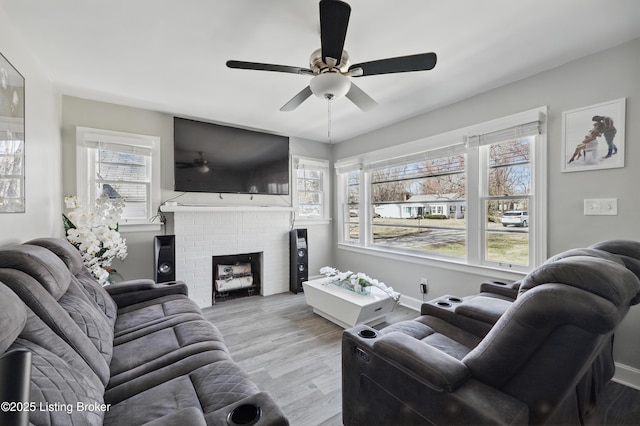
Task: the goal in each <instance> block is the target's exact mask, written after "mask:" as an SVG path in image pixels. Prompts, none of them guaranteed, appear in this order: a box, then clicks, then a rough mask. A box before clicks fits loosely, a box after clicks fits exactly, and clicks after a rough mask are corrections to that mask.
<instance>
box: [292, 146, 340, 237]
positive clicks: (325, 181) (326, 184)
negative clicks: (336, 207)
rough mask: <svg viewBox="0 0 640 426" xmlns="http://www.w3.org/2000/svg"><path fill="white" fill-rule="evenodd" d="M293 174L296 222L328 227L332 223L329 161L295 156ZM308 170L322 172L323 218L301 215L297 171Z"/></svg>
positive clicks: (293, 199)
mask: <svg viewBox="0 0 640 426" xmlns="http://www.w3.org/2000/svg"><path fill="white" fill-rule="evenodd" d="M292 160H293V161H292V162H291V164H292V168H293V173H291V176H292V178H291V180H292V181H293V182H292V183H293V191H292V202H293V206H294V215H295V222H296V223H300V224H301V225H327V224H329V223H331V183H330V176H329V171H330V165H329V160H323V159H318V158H310V157H302V156H293V158H292ZM300 168H307V169H309V170H319V171H321V172H322V195H323V197H322V198H323V199H322V213H321V217H319V218H318V217H307V216H302V215H300V214H299V211H300V209H299V206H298V179H297V173H296V172H297V170H298V169H300Z"/></svg>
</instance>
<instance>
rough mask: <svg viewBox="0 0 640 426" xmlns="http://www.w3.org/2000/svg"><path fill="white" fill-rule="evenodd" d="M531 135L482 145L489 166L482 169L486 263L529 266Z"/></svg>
mask: <svg viewBox="0 0 640 426" xmlns="http://www.w3.org/2000/svg"><path fill="white" fill-rule="evenodd" d="M534 142H535V137H534V136H529V137H525V138H519V139H514V140H508V141H504V142H498V143H494V144H489V145H487V146H485V147H483V151H484V152H483V154H484V155H486V156H487V162H488V166H487V168H486V169H485V172H487V174H488V178H487V180H486V182H487V187H486V188H485V191H486V192H485V197H483V203H484V206H485V209H484V213H485V218H486V222H485V231H484V240H485V245H484V247H485V251H484V260H485V261H486V262H487V263H491V262H497V263H498V264H500V265H502V266H505V265H504V264H507V265H508V264H517V265H523V266H528V265H529V264H530V259H529V253H530V250H529V245H530V239H529V223H530V219H529V209H530V208H531V207H533V206H532V203H533V200H532V197H531V189H532V188H531V182H532V181H531V178H532V175H531V171H532V170H531V149H532V146H533V144H534Z"/></svg>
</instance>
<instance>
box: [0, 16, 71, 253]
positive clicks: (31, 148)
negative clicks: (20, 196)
mask: <svg viewBox="0 0 640 426" xmlns="http://www.w3.org/2000/svg"><path fill="white" fill-rule="evenodd" d="M0 53H2V55H4V57H5V58H6V59H7V60H8V61H9V62H11V64H12V65H13V66H14V67H15V68H16V69H17V70H18V71H19V72H20V73H21V74H22V76H23V77H24V78H25V198H26V207H25V209H26V212H25V213H3V214H0V231H1V232H0V245H5V244H15V243H23V242H25V241H26V240H29V239H33V238H37V237H45V236H59V235H60V233H61V232H62V216H61V214H62V202H63V200H62V188H61V184H60V175H61V170H62V164H61V153H60V132H59V121H60V101H59V96H58V95H57V93H56V92H55V90H54V88H53V85H52V84H51V82H50V81H49V78H48V76H47V73H46V71H45V70H43V69H42V68H41V67H40V64H39V63H38V61H37V59H36V58H34V57H33V56H31V54H30V51H29V48H28V47H27V45H26V44H25V43H24V41H23V40H22V38H21V37H20V35H19V31H18V29H16V28H14V27H13V24H12V22H11V20H10V19H9V18H8V17H7V16H6V15H5V14H4V11H3V10H2V9H1V8H0Z"/></svg>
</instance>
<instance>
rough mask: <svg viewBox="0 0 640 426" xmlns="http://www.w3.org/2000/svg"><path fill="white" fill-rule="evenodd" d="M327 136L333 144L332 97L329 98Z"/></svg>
mask: <svg viewBox="0 0 640 426" xmlns="http://www.w3.org/2000/svg"><path fill="white" fill-rule="evenodd" d="M327 105H328V107H327V138H328V139H329V144H331V99H327Z"/></svg>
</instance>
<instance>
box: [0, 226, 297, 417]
mask: <svg viewBox="0 0 640 426" xmlns="http://www.w3.org/2000/svg"><path fill="white" fill-rule="evenodd" d="M0 324H1V327H0V354H4V356H5V358H6V359H7V360H8V359H10V356H7V354H20V352H19V351H23V352H22V353H25V354H29V355H28V356H29V358H30V362H29V363H28V364H29V365H30V369H31V371H30V376H28V375H27V376H26V379H25V380H28V381H29V383H28V386H27V388H28V392H29V398H28V401H27V402H28V404H29V405H27V406H25V405H21V406H18V405H15V406H14V407H13V408H22V410H13V411H12V412H10V410H3V411H2V413H0V415H2V416H4V417H2V418H0V423H3V421H4V422H5V423H6V422H18V421H20V418H21V419H22V420H23V421H24V420H26V419H27V418H28V422H30V423H31V424H34V425H100V424H105V425H107V424H117V425H118V426H124V425H141V424H152V425H176V424H180V425H221V424H229V425H234V424H256V425H286V424H288V422H287V419H286V418H285V416H284V415H283V413H282V411H281V410H280V409H279V407H278V406H277V405H276V403H275V402H274V401H273V399H272V398H271V397H270V396H269V395H268V394H267V393H265V392H261V391H260V389H258V387H257V386H256V385H255V384H254V383H253V382H252V381H251V379H250V378H249V377H248V375H247V374H246V373H245V372H243V371H242V370H241V369H240V368H239V366H238V365H237V364H236V363H235V362H234V361H233V360H232V358H231V356H230V354H229V351H228V350H227V348H226V346H225V344H224V341H223V338H222V336H221V334H220V333H219V331H218V330H217V329H216V327H215V326H214V325H212V324H211V323H210V322H209V321H207V320H206V319H205V318H204V317H203V315H202V313H201V311H200V309H199V308H198V306H197V305H196V304H195V303H194V302H192V301H191V300H190V299H189V298H188V296H187V288H186V286H185V285H184V284H182V283H169V284H156V283H154V282H153V281H151V280H136V281H130V282H125V283H119V284H114V285H111V286H107V287H102V286H100V285H99V284H98V283H97V282H96V281H95V280H94V279H93V278H92V277H91V275H90V273H89V272H88V271H87V270H86V268H84V266H83V265H82V261H81V258H80V255H79V252H78V251H77V250H76V249H75V248H74V247H73V246H72V245H71V244H69V243H68V242H66V241H65V240H60V239H52V238H45V239H37V240H33V241H29V242H28V243H25V244H22V245H16V246H11V247H5V248H0ZM7 362H9V361H5V364H6V363H7ZM0 364H2V362H0ZM2 371H5V372H6V371H11V366H10V365H9V368H8V369H7V368H6V365H5V366H4V367H2V368H0V372H2ZM12 380H14V381H15V380H16V379H10V380H8V379H6V378H0V387H1V388H3V389H0V392H6V391H7V388H9V391H11V389H18V388H19V385H20V384H19V383H13V382H11V381H12ZM2 394H3V395H5V394H6V393H2ZM23 402H24V401H23ZM15 411H22V412H21V413H16V412H15ZM3 424H4V423H3Z"/></svg>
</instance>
